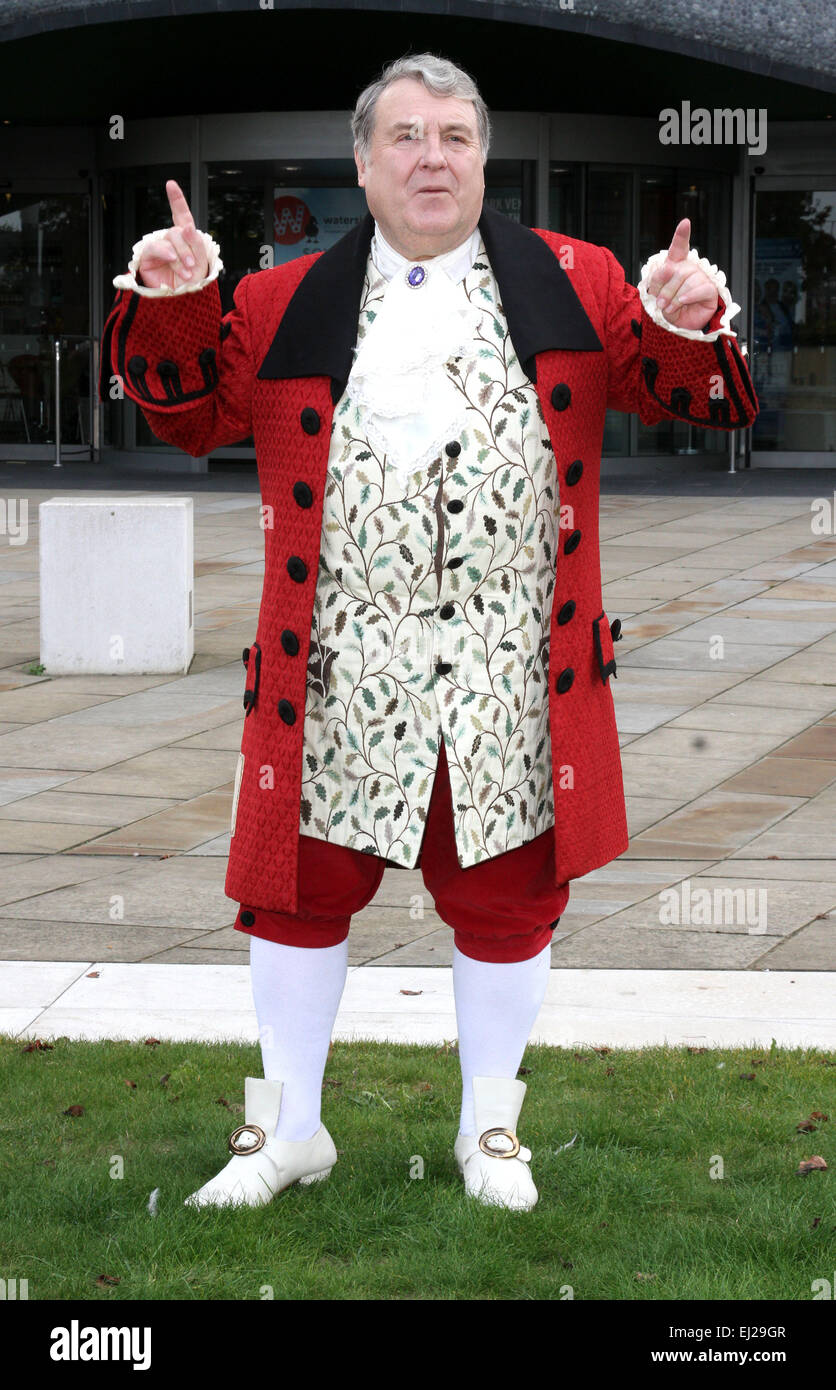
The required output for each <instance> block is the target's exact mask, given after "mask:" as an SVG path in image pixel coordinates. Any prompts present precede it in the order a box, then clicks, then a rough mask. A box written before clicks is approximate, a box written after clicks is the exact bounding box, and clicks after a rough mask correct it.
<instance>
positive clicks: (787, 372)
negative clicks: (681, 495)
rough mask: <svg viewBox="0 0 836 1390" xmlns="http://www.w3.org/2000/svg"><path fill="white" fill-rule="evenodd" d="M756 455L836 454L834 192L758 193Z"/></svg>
mask: <svg viewBox="0 0 836 1390" xmlns="http://www.w3.org/2000/svg"><path fill="white" fill-rule="evenodd" d="M752 303H753V314H752V375H753V379H754V383H755V390H756V392H757V394H758V400H759V403H760V413H759V415H758V418H757V420H756V421H755V423H754V425H753V427H752V445H753V448H755V449H758V450H764V451H775V450H784V449H789V450H804V451H811V452H820V451H826V450H831V451H832V450H834V449H836V191H832V192H824V191H823V192H810V191H806V192H805V191H796V192H786V191H784V192H759V193H758V194H757V200H756V216H755V265H754V286H753V295H752Z"/></svg>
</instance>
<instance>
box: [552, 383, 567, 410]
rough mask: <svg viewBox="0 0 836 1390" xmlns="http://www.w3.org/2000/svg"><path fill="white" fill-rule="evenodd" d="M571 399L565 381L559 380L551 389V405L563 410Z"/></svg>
mask: <svg viewBox="0 0 836 1390" xmlns="http://www.w3.org/2000/svg"><path fill="white" fill-rule="evenodd" d="M571 399H572V392H571V391H570V390H569V387H568V386H567V385H566V382H565V381H561V382H559V383H558V385H557V386H555V388H554V390H553V391H552V405H553V406H554V408H555V410H565V409H566V407H567V405H568V404H569V402H570V400H571Z"/></svg>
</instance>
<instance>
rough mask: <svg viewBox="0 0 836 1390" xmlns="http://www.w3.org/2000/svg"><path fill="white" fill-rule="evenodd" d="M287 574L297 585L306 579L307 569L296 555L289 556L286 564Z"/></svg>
mask: <svg viewBox="0 0 836 1390" xmlns="http://www.w3.org/2000/svg"><path fill="white" fill-rule="evenodd" d="M287 572H288V574H289V575H290V577H291V579H295V581H296V583H297V584H301V583H303V582H304V580H306V579H307V577H308V567H307V565H306V564H305V561H304V560H302V559H300V557H299V556H298V555H291V557H290V559H289V560H288V562H287Z"/></svg>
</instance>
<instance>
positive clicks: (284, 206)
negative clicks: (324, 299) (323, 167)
mask: <svg viewBox="0 0 836 1390" xmlns="http://www.w3.org/2000/svg"><path fill="white" fill-rule="evenodd" d="M365 213H366V194H365V191H364V190H363V189H362V188H274V189H273V264H274V265H283V264H284V263H285V261H294V260H295V259H296V257H297V256H307V255H309V254H310V253H311V252H312V251H327V250H328V248H329V247H330V246H333V244H334V242H335V241H339V239H340V237H341V236H344V235H345V233H346V232H350V231H351V228H352V227H354V226H356V225H357V223H358V222H359V221H360V220H361V218H363V217H364V216H365Z"/></svg>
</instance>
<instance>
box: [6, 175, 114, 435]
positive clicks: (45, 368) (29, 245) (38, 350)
mask: <svg viewBox="0 0 836 1390" xmlns="http://www.w3.org/2000/svg"><path fill="white" fill-rule="evenodd" d="M89 246H90V197H89V194H87V193H59V194H55V195H53V194H48V193H44V194H41V193H38V192H25V191H24V190H18V189H15V190H13V191H8V192H5V193H4V194H3V195H2V198H0V457H4V458H22V459H24V460H25V459H30V458H31V459H35V458H44V457H49V456H50V455H51V453H52V452H54V444H55V430H56V424H59V425H60V431H61V441H62V453H66V454H69V455H73V454H75V455H79V454H80V455H81V456H82V457H89V456H90V443H91V429H90V423H91V410H92V404H93V403H92V401H91V386H92V360H91V350H92V341H91V338H90V251H89ZM56 339H58V340H59V342H60V346H61V389H60V421H59V420H57V413H58V412H57V411H56V393H55V342H56ZM93 395H95V392H94V391H93Z"/></svg>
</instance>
